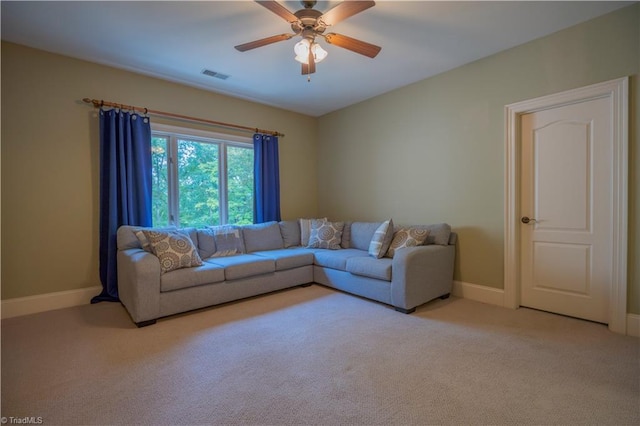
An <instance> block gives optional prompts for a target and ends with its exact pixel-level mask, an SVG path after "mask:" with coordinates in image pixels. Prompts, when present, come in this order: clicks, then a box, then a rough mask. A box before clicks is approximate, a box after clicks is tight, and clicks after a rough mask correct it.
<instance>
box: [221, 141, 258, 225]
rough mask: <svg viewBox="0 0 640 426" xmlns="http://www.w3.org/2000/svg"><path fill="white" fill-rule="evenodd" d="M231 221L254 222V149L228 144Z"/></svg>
mask: <svg viewBox="0 0 640 426" xmlns="http://www.w3.org/2000/svg"><path fill="white" fill-rule="evenodd" d="M227 202H228V206H229V210H228V212H229V223H235V224H238V225H245V224H249V223H253V149H252V148H243V147H239V146H231V145H228V146H227Z"/></svg>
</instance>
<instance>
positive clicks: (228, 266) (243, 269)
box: [205, 254, 276, 280]
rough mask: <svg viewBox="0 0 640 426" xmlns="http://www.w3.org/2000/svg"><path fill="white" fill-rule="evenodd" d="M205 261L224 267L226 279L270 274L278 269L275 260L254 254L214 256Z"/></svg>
mask: <svg viewBox="0 0 640 426" xmlns="http://www.w3.org/2000/svg"><path fill="white" fill-rule="evenodd" d="M205 262H206V263H213V264H215V265H219V266H222V267H224V277H225V279H226V280H237V279H240V278H246V277H251V276H254V275H260V274H268V273H271V272H275V270H276V261H275V260H273V259H269V258H266V257H263V256H256V255H254V254H238V255H234V256H226V257H212V258H211V259H207V260H206V261H205Z"/></svg>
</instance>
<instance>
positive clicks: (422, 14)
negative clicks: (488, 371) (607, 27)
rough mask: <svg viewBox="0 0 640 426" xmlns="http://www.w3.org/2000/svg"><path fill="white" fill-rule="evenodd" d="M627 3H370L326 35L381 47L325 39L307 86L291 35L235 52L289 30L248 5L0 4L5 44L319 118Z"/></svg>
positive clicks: (326, 5) (292, 6) (292, 5)
mask: <svg viewBox="0 0 640 426" xmlns="http://www.w3.org/2000/svg"><path fill="white" fill-rule="evenodd" d="M280 3H281V4H282V5H283V6H285V7H286V8H288V9H289V10H290V11H292V12H293V11H296V10H298V9H301V8H302V5H301V4H300V2H298V1H280ZM339 3H340V1H328V2H318V4H317V5H316V7H315V8H316V9H318V10H321V11H327V10H329V9H330V8H331V7H333V6H335V5H337V4H339ZM631 3H632V2H610V1H585V2H582V1H569V2H542V1H503V2H489V1H472V2H465V1H445V2H436V1H378V2H376V5H375V6H374V7H373V8H370V9H368V10H365V11H364V12H362V13H360V14H358V15H355V16H353V17H351V18H348V19H347V20H344V21H342V22H339V23H338V24H336V25H335V26H334V27H332V28H331V30H330V31H331V32H336V33H339V34H344V35H347V36H350V37H355V38H358V39H361V40H364V41H367V42H370V43H373V44H377V45H379V46H382V51H381V52H380V54H379V55H378V56H377V57H376V58H374V59H370V58H367V57H365V56H361V55H358V54H356V53H352V52H350V51H348V50H344V49H341V48H339V47H336V46H330V45H327V44H326V43H325V42H324V41H323V40H321V44H323V45H324V47H325V49H326V50H327V51H328V52H329V55H328V57H327V58H326V59H325V60H324V61H323V62H322V63H320V64H318V66H317V72H316V73H315V74H313V75H312V76H311V82H307V78H306V77H305V76H302V75H301V74H300V64H298V63H297V62H296V61H295V60H294V59H293V57H294V54H293V45H294V44H295V43H296V42H297V40H298V39H297V38H293V39H291V40H288V41H284V42H280V43H276V44H272V45H268V46H265V47H261V48H258V49H255V50H251V51H247V52H244V53H241V52H238V51H236V50H235V49H234V48H233V46H235V45H237V44H241V43H245V42H248V41H252V40H255V39H260V38H264V37H268V36H272V35H276V34H281V33H287V32H291V31H290V27H289V25H288V24H287V22H285V21H284V20H283V19H282V18H280V17H278V16H277V15H275V14H273V13H271V12H270V11H269V10H267V9H265V8H264V7H261V6H260V5H258V4H256V3H254V2H252V1H244V0H243V1H207V2H203V1H196V2H170V1H142V2H131V1H105V2H97V1H80V2H53V1H45V2H32V1H17V2H14V1H2V3H1V8H2V39H3V40H7V41H11V42H14V43H19V44H24V45H27V46H31V47H35V48H39V49H43V50H47V51H51V52H55V53H60V54H63V55H68V56H72V57H76V58H80V59H85V60H88V61H92V62H97V63H101V64H106V65H111V66H114V67H117V68H123V69H127V70H131V71H135V72H139V73H142V74H146V75H151V76H155V77H159V78H163V79H166V80H170V81H175V82H180V83H184V84H187V85H191V86H195V87H199V88H202V89H206V90H210V91H213V92H218V93H224V94H228V95H231V96H235V97H240V98H243V99H249V100H253V101H256V102H260V103H264V104H268V105H273V106H277V107H281V108H284V109H287V110H293V111H298V112H301V113H304V114H307V115H312V116H319V115H322V114H326V113H328V112H331V111H334V110H337V109H340V108H342V107H345V106H348V105H351V104H354V103H357V102H359V101H362V100H365V99H368V98H371V97H373V96H376V95H379V94H382V93H384V92H388V91H390V90H393V89H396V88H398V87H402V86H405V85H407V84H410V83H413V82H416V81H419V80H422V79H425V78H427V77H430V76H433V75H435V74H439V73H441V72H444V71H447V70H450V69H453V68H456V67H458V66H461V65H463V64H466V63H469V62H472V61H474V60H477V59H480V58H483V57H485V56H488V55H491V54H494V53H497V52H500V51H502V50H505V49H508V48H510V47H513V46H517V45H519V44H522V43H525V42H527V41H530V40H533V39H536V38H539V37H542V36H545V35H547V34H550V33H553V32H556V31H559V30H561V29H563V28H567V27H569V26H572V25H575V24H577V23H580V22H583V21H586V20H589V19H592V18H594V17H596V16H599V15H602V14H605V13H608V12H610V11H613V10H615V9H618V8H620V7H623V6H626V5H629V4H631ZM328 32H329V31H328ZM203 69H210V70H213V71H216V72H219V73H222V74H228V75H230V77H229V78H228V79H227V80H221V79H217V78H212V77H208V76H205V75H202V74H201V72H202V70H203ZM113 101H115V102H119V101H122V102H124V101H126V100H118V99H113Z"/></svg>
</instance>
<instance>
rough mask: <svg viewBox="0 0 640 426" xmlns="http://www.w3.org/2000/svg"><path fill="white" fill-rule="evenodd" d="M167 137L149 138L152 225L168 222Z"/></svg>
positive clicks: (162, 224)
mask: <svg viewBox="0 0 640 426" xmlns="http://www.w3.org/2000/svg"><path fill="white" fill-rule="evenodd" d="M167 172H168V171H167V138H166V137H164V136H160V137H158V136H154V137H152V138H151V179H152V187H153V189H152V192H151V209H152V212H151V214H152V215H151V218H152V220H153V225H154V226H166V225H168V224H169V202H168V195H169V186H168V183H167V182H168V181H167V179H168V178H167Z"/></svg>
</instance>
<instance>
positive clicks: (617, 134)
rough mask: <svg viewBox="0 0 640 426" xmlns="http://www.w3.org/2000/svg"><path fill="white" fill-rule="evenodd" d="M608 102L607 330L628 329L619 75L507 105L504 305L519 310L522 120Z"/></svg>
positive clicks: (625, 83)
mask: <svg viewBox="0 0 640 426" xmlns="http://www.w3.org/2000/svg"><path fill="white" fill-rule="evenodd" d="M599 98H610V99H611V101H612V102H611V117H612V131H613V135H612V137H613V164H612V173H613V188H611V190H612V196H613V200H612V204H613V205H612V206H611V207H612V229H613V233H612V235H611V247H612V250H611V265H612V277H611V278H612V283H611V288H610V292H609V330H611V331H613V332H615V333H620V334H626V331H627V223H628V222H627V221H628V199H627V198H628V180H629V172H628V158H629V156H628V151H629V123H628V116H629V110H628V105H629V78H628V77H623V78H619V79H616V80H611V81H606V82H603V83H598V84H594V85H591V86H586V87H582V88H579V89H573V90H568V91H565V92H561V93H556V94H553V95H548V96H543V97H540V98H535V99H530V100H527V101H522V102H517V103H513V104H510V105H506V106H505V122H506V133H505V188H504V193H505V226H504V235H505V245H504V306H505V307H508V308H512V309H516V308H518V307H519V306H520V226H519V224H520V220H519V219H520V117H521V116H522V115H523V114H528V113H532V112H537V111H543V110H546V109H550V108H555V107H559V106H564V105H569V104H574V103H579V102H583V101H588V100H591V99H599Z"/></svg>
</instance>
